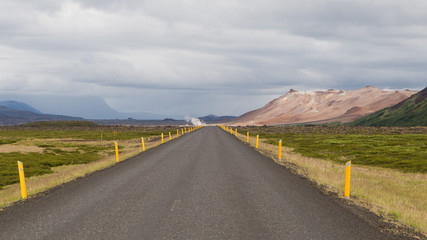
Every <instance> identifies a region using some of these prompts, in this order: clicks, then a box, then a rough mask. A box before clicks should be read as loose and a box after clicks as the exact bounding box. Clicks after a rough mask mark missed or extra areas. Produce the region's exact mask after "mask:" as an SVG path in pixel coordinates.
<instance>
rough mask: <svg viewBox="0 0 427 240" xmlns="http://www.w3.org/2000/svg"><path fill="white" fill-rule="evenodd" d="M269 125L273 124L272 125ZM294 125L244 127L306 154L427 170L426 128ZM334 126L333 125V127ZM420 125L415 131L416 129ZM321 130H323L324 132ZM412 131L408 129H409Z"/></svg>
mask: <svg viewBox="0 0 427 240" xmlns="http://www.w3.org/2000/svg"><path fill="white" fill-rule="evenodd" d="M269 128H270V127H269ZM293 128H295V127H292V128H291V129H289V127H272V128H271V129H268V131H264V129H265V128H262V127H261V128H254V127H249V128H248V127H245V128H239V129H240V130H241V131H244V132H245V131H249V132H251V134H255V135H256V134H259V135H260V137H261V138H264V139H266V142H267V143H270V144H277V143H278V142H279V140H280V139H282V142H283V145H284V146H287V147H290V148H292V149H293V151H294V152H295V153H299V154H301V155H303V156H306V157H313V158H321V159H327V160H332V161H335V162H339V163H345V162H346V161H349V160H351V161H352V163H354V164H359V165H369V166H378V167H384V168H392V169H398V170H400V171H403V172H419V173H427V157H426V156H427V128H413V129H412V130H410V129H408V130H405V129H404V128H396V129H394V131H393V128H390V129H389V130H385V129H383V130H381V131H382V132H381V131H378V128H367V127H344V128H342V127H339V128H342V129H350V130H351V131H349V132H347V133H346V132H345V131H343V133H339V132H337V131H327V130H328V129H331V127H330V126H329V127H326V131H325V130H323V132H322V131H320V130H321V129H319V128H321V127H312V128H306V127H299V128H301V129H304V130H305V132H300V133H298V132H295V131H293ZM332 128H333V127H332ZM414 129H417V131H416V133H414V132H415V131H413V130H414ZM321 132H322V133H321ZM408 132H409V133H408Z"/></svg>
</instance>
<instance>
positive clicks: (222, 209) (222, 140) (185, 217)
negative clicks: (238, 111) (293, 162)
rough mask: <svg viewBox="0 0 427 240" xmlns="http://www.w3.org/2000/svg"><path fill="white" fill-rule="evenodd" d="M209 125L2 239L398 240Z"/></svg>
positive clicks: (44, 205) (9, 222)
mask: <svg viewBox="0 0 427 240" xmlns="http://www.w3.org/2000/svg"><path fill="white" fill-rule="evenodd" d="M343 205H344V204H340V203H339V201H338V200H337V199H334V198H333V197H330V196H326V195H324V194H323V193H322V192H321V191H320V190H319V189H317V188H316V187H315V186H313V185H312V184H311V183H310V182H309V181H308V180H306V179H304V178H301V177H299V176H297V175H295V174H293V173H291V172H290V171H289V170H288V169H286V168H284V167H282V166H279V165H276V164H275V163H274V162H273V161H272V160H271V159H268V158H267V157H265V156H263V155H261V154H259V153H258V152H257V151H255V150H254V149H252V148H250V147H249V146H248V145H246V144H244V143H243V142H241V141H239V140H238V139H236V138H235V137H233V136H231V135H230V134H228V133H226V132H225V131H222V130H221V129H220V128H218V127H205V128H202V129H200V130H198V131H195V132H192V133H191V134H187V135H184V136H182V137H180V138H178V139H175V140H173V141H170V142H167V143H165V144H163V145H161V146H159V147H156V148H154V149H150V150H148V151H146V152H144V153H142V154H140V155H138V156H136V157H134V158H132V159H129V160H127V161H123V162H121V163H119V164H116V165H115V166H114V167H111V168H108V169H105V170H102V171H99V172H97V173H94V174H92V175H89V176H88V177H84V178H80V179H78V180H76V181H73V182H70V183H67V184H64V185H62V186H60V187H58V188H54V189H53V190H49V191H47V192H46V193H45V194H43V195H41V196H38V197H35V198H31V199H28V200H27V201H24V202H22V203H19V204H15V205H14V206H12V207H9V208H6V209H5V210H3V211H2V212H0V239H5V240H6V239H7V240H12V239H78V240H82V239H328V240H330V239H345V240H350V239H364V240H365V239H393V238H395V237H393V236H391V235H386V234H385V233H382V232H381V231H380V230H379V229H377V228H376V227H375V226H374V225H372V224H369V223H368V222H369V221H367V220H364V219H362V217H359V215H358V214H355V213H354V211H352V210H350V209H349V208H348V207H345V206H343Z"/></svg>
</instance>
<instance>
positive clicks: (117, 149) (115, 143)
mask: <svg viewBox="0 0 427 240" xmlns="http://www.w3.org/2000/svg"><path fill="white" fill-rule="evenodd" d="M114 145H115V148H116V162H119V145H118V144H117V142H114Z"/></svg>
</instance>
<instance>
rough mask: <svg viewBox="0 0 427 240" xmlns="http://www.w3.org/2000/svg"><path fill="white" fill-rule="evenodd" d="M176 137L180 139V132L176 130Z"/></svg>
mask: <svg viewBox="0 0 427 240" xmlns="http://www.w3.org/2000/svg"><path fill="white" fill-rule="evenodd" d="M176 137H179V130H178V129H177V130H176Z"/></svg>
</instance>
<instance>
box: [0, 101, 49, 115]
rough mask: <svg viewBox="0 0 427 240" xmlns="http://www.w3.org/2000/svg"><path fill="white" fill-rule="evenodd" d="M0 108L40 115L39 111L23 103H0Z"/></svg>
mask: <svg viewBox="0 0 427 240" xmlns="http://www.w3.org/2000/svg"><path fill="white" fill-rule="evenodd" d="M0 106H3V107H7V108H11V109H15V110H21V111H27V112H33V113H38V114H42V113H41V112H40V111H38V110H36V109H35V108H33V107H31V106H30V105H28V104H26V103H23V102H17V101H11V100H9V101H0Z"/></svg>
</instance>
